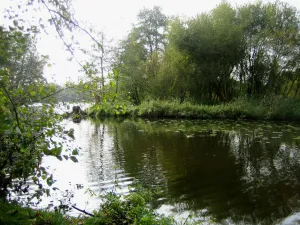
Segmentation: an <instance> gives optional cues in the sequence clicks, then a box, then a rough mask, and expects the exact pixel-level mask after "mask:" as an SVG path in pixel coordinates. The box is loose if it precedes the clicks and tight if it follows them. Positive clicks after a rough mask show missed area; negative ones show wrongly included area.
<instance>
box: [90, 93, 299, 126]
mask: <svg viewBox="0 0 300 225" xmlns="http://www.w3.org/2000/svg"><path fill="white" fill-rule="evenodd" d="M299 112H300V102H299V100H296V99H287V98H283V97H279V96H271V97H266V98H264V99H256V98H252V99H249V98H239V99H237V100H234V101H232V102H230V103H225V104H219V105H199V104H193V103H191V102H183V103H180V101H179V100H177V101H176V100H174V101H153V100H150V101H145V102H143V103H142V104H141V105H139V106H129V107H127V108H126V111H125V112H124V114H118V116H131V117H143V118H186V119H255V120H287V121H291V120H295V121H299V120H300V114H299ZM89 115H90V116H92V117H96V118H101V117H111V116H112V117H115V116H117V115H116V113H115V111H114V110H113V109H110V108H107V107H105V106H103V108H100V107H99V106H93V107H92V108H91V109H90V113H89Z"/></svg>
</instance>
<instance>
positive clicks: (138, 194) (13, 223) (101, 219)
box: [0, 185, 176, 225]
mask: <svg viewBox="0 0 300 225" xmlns="http://www.w3.org/2000/svg"><path fill="white" fill-rule="evenodd" d="M155 195H156V193H155V192H152V191H150V190H146V189H144V188H142V187H141V186H139V185H137V186H136V187H135V192H131V193H130V194H128V195H127V196H122V195H121V194H115V193H114V192H109V193H107V194H106V195H104V196H102V198H103V200H104V202H103V204H101V206H100V208H99V209H98V210H95V211H94V212H92V213H91V212H85V211H84V210H81V209H78V208H76V207H73V208H76V210H79V211H81V212H83V214H82V216H78V217H71V216H67V214H66V211H65V208H63V209H62V208H60V207H57V208H56V211H50V210H34V209H31V208H28V207H21V206H20V205H18V204H17V203H7V202H3V201H1V200H0V224H5V225H44V224H48V225H78V224H81V225H92V224H96V225H97V224H98V225H104V224H162V225H170V224H176V222H175V220H174V219H172V218H170V217H165V216H163V215H157V213H156V212H155V210H154V209H153V208H152V206H151V205H152V202H153V201H154V200H155V197H154V196H155ZM69 207H71V206H69ZM71 208H72V207H71Z"/></svg>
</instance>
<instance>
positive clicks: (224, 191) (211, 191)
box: [46, 120, 300, 224]
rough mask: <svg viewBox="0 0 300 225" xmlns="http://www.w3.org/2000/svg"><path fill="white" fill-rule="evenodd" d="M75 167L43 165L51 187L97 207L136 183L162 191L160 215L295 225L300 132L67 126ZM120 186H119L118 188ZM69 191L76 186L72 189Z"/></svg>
mask: <svg viewBox="0 0 300 225" xmlns="http://www.w3.org/2000/svg"><path fill="white" fill-rule="evenodd" d="M66 126H69V127H73V128H74V129H75V137H76V142H77V145H79V146H81V147H82V151H81V153H80V157H79V160H80V163H78V164H76V165H74V163H71V162H68V163H63V164H62V163H57V161H56V160H55V161H52V160H50V159H49V160H48V161H47V160H46V164H48V165H50V166H52V167H53V166H54V167H55V169H56V173H57V174H56V175H57V176H56V178H57V180H58V181H57V186H63V187H64V188H65V187H73V194H74V195H75V198H74V199H75V200H74V201H76V203H77V204H79V206H80V204H81V206H82V205H83V204H85V207H87V208H94V207H95V208H96V207H97V205H98V203H99V201H100V200H99V198H97V197H93V198H92V197H89V198H88V199H87V197H86V196H87V195H86V194H85V190H86V189H89V190H90V191H93V192H95V193H97V194H99V193H103V192H105V191H107V190H112V189H115V190H116V191H117V192H120V193H126V192H128V185H129V184H131V183H132V181H133V180H134V179H136V180H138V181H139V182H142V183H144V184H148V185H157V186H160V187H162V189H163V190H164V194H163V197H164V198H162V199H160V201H159V204H158V211H159V212H160V213H167V214H170V213H171V214H173V215H176V216H177V217H176V218H178V220H179V219H180V218H181V219H182V220H183V221H184V219H185V218H186V217H187V216H188V215H189V214H193V215H194V216H195V217H196V218H198V220H199V221H201V222H203V223H204V224H205V223H207V224H209V223H210V222H212V221H213V222H215V223H221V224H222V223H223V224H248V223H249V224H297V223H296V220H297V219H300V213H299V212H300V210H299V209H300V195H299V194H300V150H299V147H300V126H299V125H298V124H291V123H277V124H275V123H264V122H243V121H208V120H205V121H198V120H195V121H187V120H158V121H149V120H135V121H134V120H124V121H116V120H105V121H82V122H81V123H80V124H73V123H72V122H68V123H67V124H66ZM116 182H118V188H116ZM74 187H75V188H74ZM298 224H299V223H298Z"/></svg>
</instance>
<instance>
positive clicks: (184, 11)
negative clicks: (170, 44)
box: [0, 0, 300, 83]
mask: <svg viewBox="0 0 300 225" xmlns="http://www.w3.org/2000/svg"><path fill="white" fill-rule="evenodd" d="M12 2H14V4H16V2H19V1H16V0H14V1H11V0H0V13H2V12H3V10H4V8H6V7H8V6H9V5H11V4H12ZM227 2H230V3H231V4H232V5H233V6H235V5H241V4H245V3H249V2H250V3H251V2H255V1H254V0H248V1H247V0H228V1H227ZM265 2H266V1H265ZM286 2H288V3H290V4H291V5H293V6H296V7H297V8H298V9H300V0H286ZM219 3H221V0H205V1H201V0H184V1H172V0H73V6H74V10H75V16H76V18H77V19H78V20H79V21H85V23H86V24H90V25H93V26H95V27H96V28H97V29H98V30H99V31H101V30H103V31H104V33H105V34H106V35H107V36H109V37H112V38H114V39H120V38H123V37H125V36H126V34H127V33H128V31H129V30H130V29H131V27H132V24H133V23H136V16H137V14H138V12H139V11H140V10H141V9H143V8H152V7H153V6H155V5H157V6H161V8H162V11H163V13H164V14H166V15H167V16H171V15H180V16H186V17H192V16H195V15H197V14H199V13H201V12H208V11H210V10H211V9H213V8H214V7H215V6H216V5H218V4H219ZM3 23H5V20H4V19H3V14H0V24H3ZM41 39H42V40H40V41H39V44H38V48H39V51H40V52H41V53H42V54H47V55H49V56H50V59H51V62H52V63H53V66H52V67H50V68H46V69H45V76H46V77H47V78H48V80H50V77H52V75H54V76H53V78H54V80H55V81H56V82H58V83H64V82H65V81H66V80H68V79H71V80H72V81H77V79H78V75H79V72H78V70H79V66H78V65H76V63H75V62H72V63H70V62H68V61H67V57H68V56H69V55H68V53H66V52H65V51H64V47H63V44H62V42H61V41H60V40H57V39H55V38H54V35H53V34H52V33H51V32H50V35H48V36H46V35H43V36H42V38H41Z"/></svg>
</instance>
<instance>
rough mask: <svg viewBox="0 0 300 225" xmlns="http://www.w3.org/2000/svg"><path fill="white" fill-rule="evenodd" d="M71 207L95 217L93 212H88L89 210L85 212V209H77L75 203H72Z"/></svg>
mask: <svg viewBox="0 0 300 225" xmlns="http://www.w3.org/2000/svg"><path fill="white" fill-rule="evenodd" d="M72 208H74V209H76V210H78V211H79V212H82V213H84V214H86V215H89V216H92V217H95V215H94V214H92V213H89V212H87V211H85V210H82V209H79V208H77V207H76V206H75V205H72Z"/></svg>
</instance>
